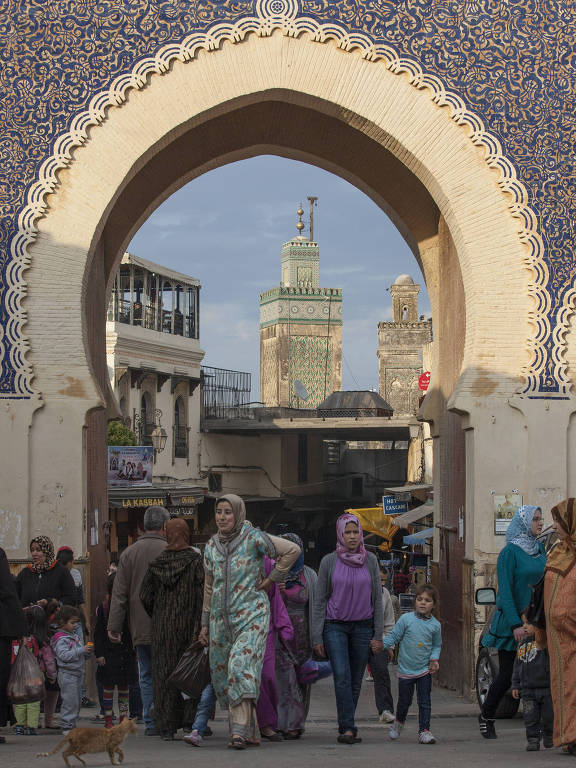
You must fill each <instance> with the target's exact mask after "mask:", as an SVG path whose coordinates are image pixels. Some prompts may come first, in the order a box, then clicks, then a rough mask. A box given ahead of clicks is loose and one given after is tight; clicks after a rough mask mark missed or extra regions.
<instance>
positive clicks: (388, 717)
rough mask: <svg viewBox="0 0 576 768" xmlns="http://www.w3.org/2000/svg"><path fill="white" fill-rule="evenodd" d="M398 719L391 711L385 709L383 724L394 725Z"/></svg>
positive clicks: (382, 718) (381, 717)
mask: <svg viewBox="0 0 576 768" xmlns="http://www.w3.org/2000/svg"><path fill="white" fill-rule="evenodd" d="M395 719H396V718H395V717H394V715H393V714H392V712H390V710H389V709H385V710H384V711H383V712H382V714H381V715H380V722H381V723H393V722H394V720H395Z"/></svg>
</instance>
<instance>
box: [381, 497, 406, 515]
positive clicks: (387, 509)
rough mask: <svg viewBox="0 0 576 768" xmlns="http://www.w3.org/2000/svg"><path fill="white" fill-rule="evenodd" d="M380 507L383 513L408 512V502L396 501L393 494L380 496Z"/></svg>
mask: <svg viewBox="0 0 576 768" xmlns="http://www.w3.org/2000/svg"><path fill="white" fill-rule="evenodd" d="M382 507H383V509H384V514H385V515H402V514H404V512H408V502H407V501H396V497H395V496H382Z"/></svg>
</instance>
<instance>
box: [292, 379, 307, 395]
mask: <svg viewBox="0 0 576 768" xmlns="http://www.w3.org/2000/svg"><path fill="white" fill-rule="evenodd" d="M294 392H295V393H296V396H297V397H299V398H300V400H308V398H309V397H310V395H309V394H308V390H307V389H306V387H305V386H304V384H302V382H301V381H300V379H296V381H295V382H294Z"/></svg>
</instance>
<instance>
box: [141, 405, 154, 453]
mask: <svg viewBox="0 0 576 768" xmlns="http://www.w3.org/2000/svg"><path fill="white" fill-rule="evenodd" d="M139 427H140V435H139V437H140V445H152V432H153V430H154V427H155V424H154V409H153V407H152V400H151V398H150V393H149V392H143V393H142V398H141V400H140V424H139Z"/></svg>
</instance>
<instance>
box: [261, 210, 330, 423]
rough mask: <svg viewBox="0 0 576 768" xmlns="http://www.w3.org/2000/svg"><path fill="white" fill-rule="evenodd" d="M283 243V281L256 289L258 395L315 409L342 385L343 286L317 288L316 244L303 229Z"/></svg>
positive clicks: (276, 403) (265, 400)
mask: <svg viewBox="0 0 576 768" xmlns="http://www.w3.org/2000/svg"><path fill="white" fill-rule="evenodd" d="M303 213H304V211H303V210H302V208H301V207H300V208H299V209H298V217H299V218H298V223H297V225H296V227H297V229H298V235H297V236H296V237H295V238H293V239H291V240H289V241H288V242H286V243H284V245H283V246H282V281H281V283H280V285H279V286H277V287H276V288H272V289H271V290H269V291H265V292H264V293H262V294H260V400H261V401H262V402H263V403H264V405H266V406H281V407H286V408H315V407H316V406H317V405H318V403H320V402H322V400H324V399H325V398H326V397H327V396H328V395H330V394H331V393H332V392H334V391H335V390H339V389H340V388H341V386H342V290H341V289H340V288H321V287H320V270H319V265H320V249H319V246H318V243H317V242H316V241H314V239H313V224H312V221H313V219H312V215H313V214H312V208H311V227H310V229H311V231H310V237H309V238H306V237H304V236H303V234H302V230H303V228H304V223H303V221H302V215H303Z"/></svg>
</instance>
